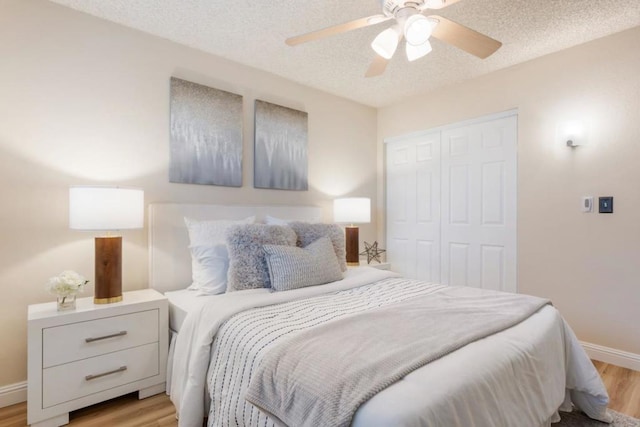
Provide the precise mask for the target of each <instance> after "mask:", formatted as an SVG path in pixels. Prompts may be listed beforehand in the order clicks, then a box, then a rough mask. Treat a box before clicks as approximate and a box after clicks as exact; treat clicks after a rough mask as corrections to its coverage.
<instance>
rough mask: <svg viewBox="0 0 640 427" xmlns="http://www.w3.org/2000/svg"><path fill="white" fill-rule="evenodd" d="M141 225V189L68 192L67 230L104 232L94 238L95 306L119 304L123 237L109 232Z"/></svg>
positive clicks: (142, 210)
mask: <svg viewBox="0 0 640 427" xmlns="http://www.w3.org/2000/svg"><path fill="white" fill-rule="evenodd" d="M143 224H144V192H143V191H142V190H140V189H134V188H119V187H80V186H79V187H71V188H70V189H69V228H71V229H73V230H87V231H106V232H107V233H106V234H107V235H106V236H104V237H96V238H95V260H96V262H95V276H96V277H95V292H94V298H93V302H94V303H95V304H110V303H114V302H119V301H122V236H118V235H111V234H110V232H111V231H117V230H125V229H134V228H142V227H143Z"/></svg>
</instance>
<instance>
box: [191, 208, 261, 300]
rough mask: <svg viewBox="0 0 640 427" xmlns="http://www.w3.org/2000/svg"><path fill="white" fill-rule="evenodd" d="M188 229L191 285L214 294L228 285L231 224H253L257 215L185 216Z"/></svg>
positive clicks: (220, 291) (200, 292)
mask: <svg viewBox="0 0 640 427" xmlns="http://www.w3.org/2000/svg"><path fill="white" fill-rule="evenodd" d="M184 222H185V224H186V225H187V230H188V231H189V242H190V244H189V249H190V251H191V280H192V281H193V282H192V283H191V286H189V288H188V289H191V290H196V291H198V294H203V295H215V294H220V293H223V292H225V291H226V289H227V271H228V270H229V252H228V251H227V245H226V234H227V230H228V229H229V227H231V226H233V225H237V224H251V223H253V222H255V216H250V217H248V218H245V219H241V220H237V221H232V220H217V221H213V220H204V221H201V220H197V219H193V218H188V217H185V218H184Z"/></svg>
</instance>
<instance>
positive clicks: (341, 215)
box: [333, 197, 371, 266]
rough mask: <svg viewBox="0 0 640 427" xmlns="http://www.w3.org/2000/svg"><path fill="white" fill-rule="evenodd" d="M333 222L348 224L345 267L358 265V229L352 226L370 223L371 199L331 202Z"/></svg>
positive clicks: (361, 198)
mask: <svg viewBox="0 0 640 427" xmlns="http://www.w3.org/2000/svg"><path fill="white" fill-rule="evenodd" d="M333 220H334V221H335V222H338V223H346V224H350V225H348V226H346V227H345V229H344V231H345V238H346V241H345V246H346V250H347V265H351V266H354V265H360V257H359V252H360V251H359V249H358V246H359V242H360V240H359V239H360V238H359V236H358V234H359V233H358V227H357V226H355V225H354V224H364V223H369V222H371V199H369V198H367V197H347V198H343V199H335V200H334V201H333Z"/></svg>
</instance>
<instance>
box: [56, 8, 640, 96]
mask: <svg viewBox="0 0 640 427" xmlns="http://www.w3.org/2000/svg"><path fill="white" fill-rule="evenodd" d="M51 1H54V2H55V3H59V4H62V5H65V6H68V7H71V8H73V9H76V10H80V11H83V12H86V13H89V14H91V15H95V16H98V17H100V18H104V19H107V20H109V21H113V22H117V23H119V24H122V25H125V26H128V27H132V28H136V29H139V30H141V31H144V32H147V33H150V34H154V35H157V36H160V37H163V38H166V39H169V40H173V41H175V42H178V43H181V44H184V45H187V46H191V47H194V48H197V49H201V50H203V51H206V52H210V53H212V54H215V55H218V56H221V57H224V58H227V59H230V60H233V61H236V62H239V63H242V64H245V65H249V66H251V67H255V68H258V69H262V70H265V71H268V72H271V73H273V74H276V75H279V76H282V77H285V78H287V79H290V80H293V81H296V82H299V83H302V84H304V85H307V86H311V87H314V88H317V89H320V90H324V91H326V92H330V93H333V94H336V95H339V96H343V97H346V98H349V99H352V100H355V101H357V102H360V103H363V104H367V105H371V106H374V107H381V106H386V105H390V104H394V103H397V102H399V101H401V100H403V99H405V98H407V97H409V96H412V95H415V94H417V93H424V92H428V91H430V90H433V89H435V88H438V87H442V86H445V85H449V84H452V83H455V82H459V81H462V80H466V79H469V78H472V77H477V76H480V75H482V74H486V73H489V72H492V71H495V70H498V69H501V68H505V67H509V66H512V65H515V64H518V63H521V62H524V61H527V60H530V59H533V58H537V57H539V56H542V55H545V54H548V53H552V52H556V51H558V50H561V49H565V48H568V47H571V46H575V45H578V44H581V43H584V42H587V41H589V40H593V39H596V38H600V37H604V36H606V35H609V34H613V33H616V32H619V31H623V30H625V29H628V28H632V27H636V26H639V25H640V0H598V1H596V0H546V1H532V0H462V1H460V2H458V3H456V4H453V5H451V6H449V7H447V8H445V9H442V10H440V11H438V14H440V15H442V16H444V17H446V18H449V19H451V20H454V21H456V22H459V23H461V24H463V25H466V26H468V27H470V28H473V29H475V30H477V31H479V32H481V33H484V34H487V35H489V36H491V37H493V38H495V39H497V40H500V41H501V42H502V43H503V46H502V47H501V48H500V50H498V51H497V52H496V53H495V54H493V55H492V56H490V57H489V58H487V59H485V60H481V59H478V58H476V57H473V56H471V55H469V54H467V53H465V52H462V51H460V50H458V49H456V48H454V47H451V46H448V45H446V44H444V43H442V42H440V41H438V40H435V41H433V42H432V44H433V51H432V52H431V53H430V54H429V55H427V56H426V57H424V58H422V59H420V60H418V61H416V62H413V63H409V62H408V61H407V60H406V57H405V56H404V52H403V50H401V49H400V48H399V49H398V52H397V53H396V55H395V56H394V58H393V59H392V61H391V62H390V64H389V66H388V67H387V70H386V72H385V74H383V75H382V76H380V77H374V78H365V77H364V73H365V71H366V70H367V68H368V66H369V63H370V61H371V60H372V59H373V57H374V53H373V51H372V49H371V48H370V43H371V41H372V40H373V39H374V38H375V36H376V35H377V34H378V33H379V32H380V31H382V30H383V29H384V28H386V27H387V26H388V23H382V24H379V25H375V26H372V27H368V28H364V29H359V30H355V31H352V32H349V33H344V34H340V35H337V36H333V37H330V38H327V39H324V40H318V41H313V42H310V43H307V44H303V45H299V46H295V47H289V46H287V45H285V43H284V40H285V39H286V38H288V37H291V36H295V35H298V34H301V33H306V32H309V31H313V30H317V29H320V28H324V27H328V26H331V25H335V24H340V23H343V22H346V21H350V20H353V19H357V18H360V17H363V16H370V15H375V14H378V13H380V12H381V7H380V4H379V0H352V1H346V0H307V1H302V0H257V1H256V0H233V1H229V0H225V1H223V0H108V1H107V0H51Z"/></svg>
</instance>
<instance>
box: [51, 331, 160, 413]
mask: <svg viewBox="0 0 640 427" xmlns="http://www.w3.org/2000/svg"><path fill="white" fill-rule="evenodd" d="M158 373H159V361H158V343H153V344H147V345H143V346H140V347H135V348H130V349H127V350H122V351H118V352H115V353H110V354H106V355H104V356H98V357H92V358H90V359H85V360H80V361H77V362H73V363H67V364H65V365H59V366H54V367H53V368H48V369H45V370H44V371H43V373H42V390H43V395H42V407H43V408H48V407H51V406H54V405H58V404H61V403H64V402H68V401H71V400H74V399H77V398H80V397H84V396H88V395H90V394H93V393H98V392H101V391H103V390H107V389H110V388H114V387H118V386H121V385H124V384H128V383H132V382H135V381H139V380H141V379H144V378H149V377H152V376H155V375H158Z"/></svg>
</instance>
